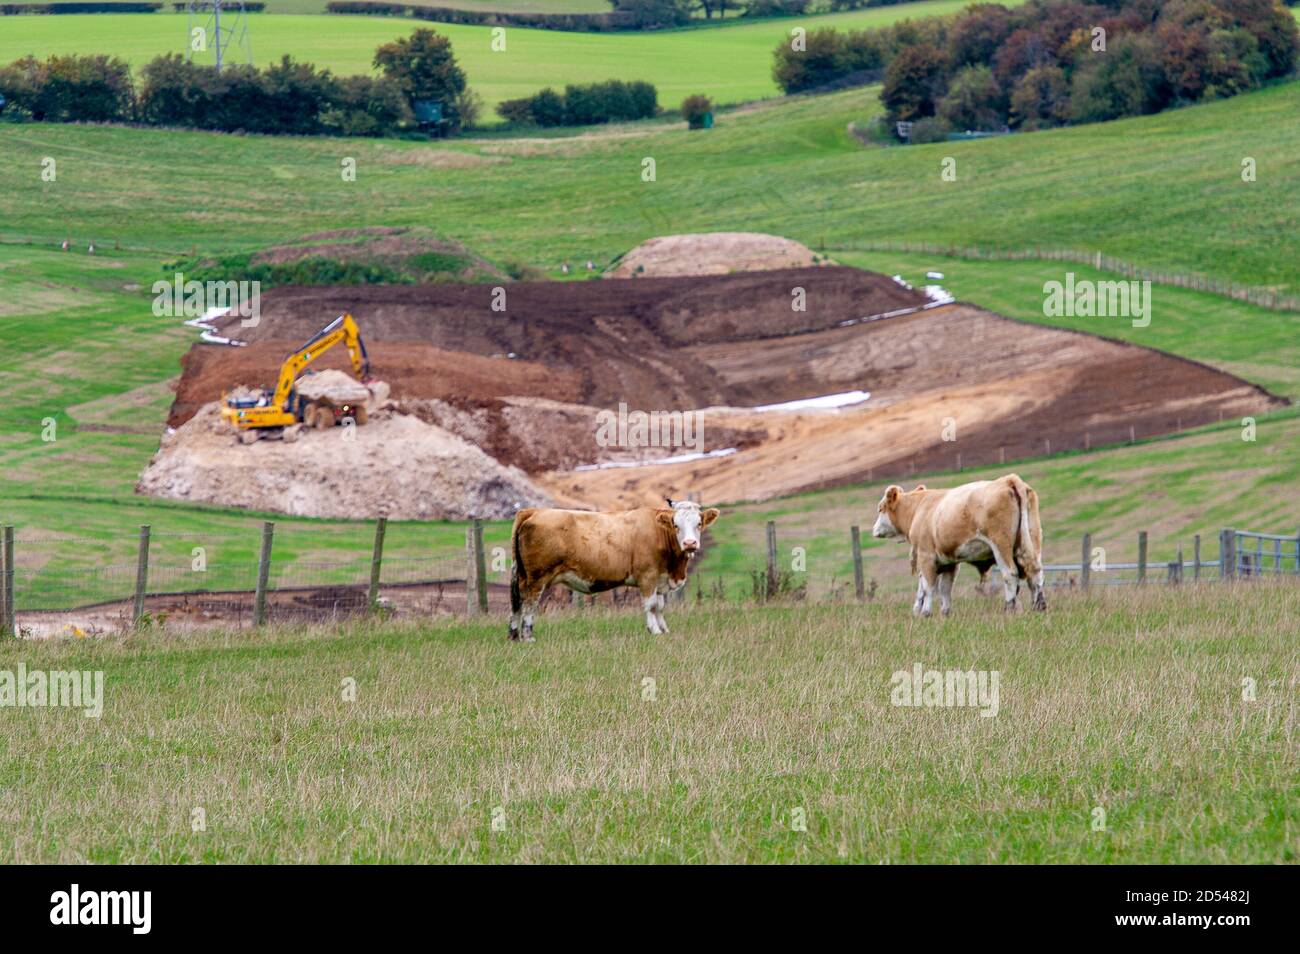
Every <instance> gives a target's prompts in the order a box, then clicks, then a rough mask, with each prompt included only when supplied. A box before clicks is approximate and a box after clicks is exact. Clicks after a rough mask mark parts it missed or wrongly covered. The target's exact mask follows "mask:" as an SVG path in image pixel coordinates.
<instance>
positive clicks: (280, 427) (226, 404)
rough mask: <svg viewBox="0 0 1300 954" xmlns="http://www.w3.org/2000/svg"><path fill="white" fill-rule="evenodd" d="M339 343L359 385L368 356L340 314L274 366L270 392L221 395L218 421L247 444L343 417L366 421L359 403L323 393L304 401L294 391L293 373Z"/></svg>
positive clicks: (294, 434) (292, 436) (287, 436)
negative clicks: (276, 372) (276, 370)
mask: <svg viewBox="0 0 1300 954" xmlns="http://www.w3.org/2000/svg"><path fill="white" fill-rule="evenodd" d="M340 342H342V343H343V344H344V345H346V346H347V349H348V355H349V357H351V359H352V370H353V372H354V373H355V374H356V376H357V379H358V380H359V381H360V382H361V383H362V384H368V383H369V381H370V358H369V356H368V355H367V353H366V343H365V341H364V340H363V339H362V337H361V330H360V329H359V328H358V327H357V323H356V322H355V321H354V320H353V318H352V316H351V315H350V314H342V315H339V316H338V317H337V318H335V319H334V320H333V321H331V322H330V323H329V324H328V325H326V326H325V327H324V328H322V329H321V330H320V331H319V332H317V333H316V334H315V335H314V336H313V337H312V339H311V340H310V341H308V342H307V343H306V344H304V345H303V346H302V347H301V348H298V349H297V350H296V351H294V352H293V354H291V355H289V357H288V358H286V359H285V361H284V364H282V365H281V366H280V377H279V380H278V381H277V382H276V385H275V390H274V391H273V392H267V391H265V390H263V391H262V392H261V393H260V394H256V395H251V396H248V397H224V396H223V398H222V408H221V417H222V420H224V421H227V422H229V423H230V424H231V425H233V426H234V427H235V428H236V429H237V430H238V434H239V442H240V443H241V444H251V443H253V442H254V441H256V440H259V439H261V438H264V437H279V438H282V439H284V440H288V441H293V440H296V439H297V438H298V434H299V431H300V430H301V429H302V427H303V426H304V425H305V426H307V427H333V426H334V425H335V424H338V423H341V422H342V421H343V420H344V419H351V420H352V421H353V422H355V423H356V424H364V423H365V422H366V405H365V403H364V402H363V401H353V400H342V401H335V400H332V399H331V398H330V397H328V396H326V395H318V396H316V397H314V398H311V399H307V398H304V397H303V395H301V394H299V392H298V388H297V384H298V375H299V374H300V373H302V371H303V370H304V369H305V368H306V367H307V365H309V364H311V363H312V362H313V361H315V360H316V359H317V358H319V357H320V356H321V355H322V354H324V353H325V352H326V351H328V350H329V349H330V348H332V347H334V346H335V345H336V344H339V343H340Z"/></svg>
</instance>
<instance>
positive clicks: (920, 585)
mask: <svg viewBox="0 0 1300 954" xmlns="http://www.w3.org/2000/svg"><path fill="white" fill-rule="evenodd" d="M924 602H925V577H923V576H921V574H919V573H918V574H917V575H916V602H915V603H913V604H912V612H913V613H920V612H921V605H922V604H923V603H924Z"/></svg>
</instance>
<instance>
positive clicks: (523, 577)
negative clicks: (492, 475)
mask: <svg viewBox="0 0 1300 954" xmlns="http://www.w3.org/2000/svg"><path fill="white" fill-rule="evenodd" d="M716 519H718V511H717V510H715V509H713V508H710V509H708V510H701V509H700V505H699V504H697V503H693V502H690V501H678V502H676V503H674V502H673V501H671V500H669V501H668V506H667V507H666V508H665V507H641V508H638V509H636V510H621V511H616V512H613V513H597V512H593V511H588V510H551V509H532V508H530V509H527V510H520V511H519V512H518V513H517V514H515V525H514V530H513V531H512V533H511V540H512V542H513V545H514V557H515V561H514V566H513V568H512V569H511V574H510V638H511V639H523V640H526V641H529V642H531V641H532V639H533V618H534V616H535V615H536V614H537V606H538V604H539V603H541V601H542V596H543V595H545V593H546V589H547V587H549V586H550V585H551V584H552V583H563V584H564V585H565V586H567V587H568V588H569V589H571V590H575V591H576V592H578V593H603V592H604V591H605V590H612V589H615V588H616V587H619V586H635V587H636V588H637V589H639V590H640V591H641V600H642V603H643V605H644V606H645V625H646V629H648V630H650V634H651V635H652V636H658V635H660V634H661V633H667V632H668V624H667V623H666V622H665V621H664V605H665V604H666V603H667V602H668V600H667V595H668V594H669V593H671V592H672V591H674V590H676V589H679V588H680V587H682V586H683V585H685V583H686V571H687V568H688V567H689V565H690V561H691V557H692V556H694V555H695V553H696V552H697V551H698V550H699V548H700V533H701V531H703V530H704V528H705V527H707V526H708V525H709V524H711V523H713V521H714V520H716Z"/></svg>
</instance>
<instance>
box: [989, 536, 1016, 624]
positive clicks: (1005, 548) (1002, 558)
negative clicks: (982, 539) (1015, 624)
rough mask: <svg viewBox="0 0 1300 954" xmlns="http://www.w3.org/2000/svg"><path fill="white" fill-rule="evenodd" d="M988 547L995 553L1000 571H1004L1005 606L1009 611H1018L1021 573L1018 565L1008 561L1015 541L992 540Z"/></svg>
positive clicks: (1003, 591)
mask: <svg viewBox="0 0 1300 954" xmlns="http://www.w3.org/2000/svg"><path fill="white" fill-rule="evenodd" d="M988 545H989V549H991V550H992V551H993V559H994V560H996V561H997V563H998V569H999V570H1001V571H1002V597H1003V599H1004V600H1005V602H1004V604H1003V606H1004V608H1005V609H1006V610H1008V611H1011V610H1015V609H1018V608H1019V606H1018V605H1017V603H1016V597H1018V596H1019V595H1020V573H1019V571H1018V570H1017V569H1016V565H1015V564H1014V563H1012V562H1011V561H1010V560H1008V559H1007V558H1008V557H1009V556H1010V555H1011V547H1012V545H1013V541H1011V540H1003V541H1001V542H999V541H997V540H994V539H991V538H990V539H989V540H988Z"/></svg>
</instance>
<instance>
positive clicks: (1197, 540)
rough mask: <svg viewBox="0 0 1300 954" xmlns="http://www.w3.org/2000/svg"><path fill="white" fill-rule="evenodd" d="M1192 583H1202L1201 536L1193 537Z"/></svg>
mask: <svg viewBox="0 0 1300 954" xmlns="http://www.w3.org/2000/svg"><path fill="white" fill-rule="evenodd" d="M1192 581H1193V582H1194V583H1199V582H1201V535H1200V534H1199V533H1198V534H1197V535H1196V536H1194V537H1192Z"/></svg>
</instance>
